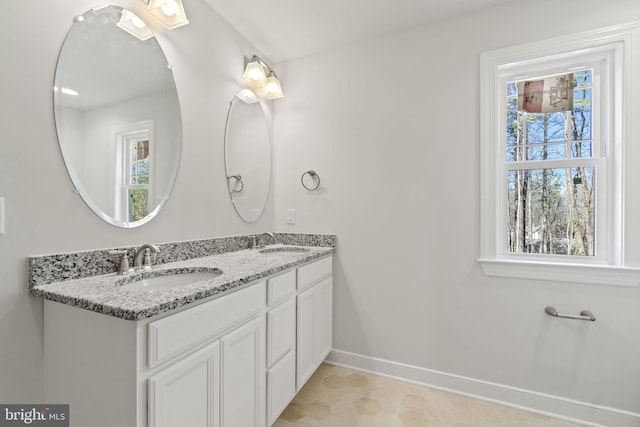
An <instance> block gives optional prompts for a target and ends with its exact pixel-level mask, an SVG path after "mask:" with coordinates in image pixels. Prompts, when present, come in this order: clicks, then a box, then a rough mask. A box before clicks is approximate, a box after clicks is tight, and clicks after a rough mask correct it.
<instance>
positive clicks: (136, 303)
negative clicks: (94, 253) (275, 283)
mask: <svg viewBox="0 0 640 427" xmlns="http://www.w3.org/2000/svg"><path fill="white" fill-rule="evenodd" d="M278 246H282V245H269V246H267V248H268V249H273V248H275V247H278ZM162 248H163V250H166V246H164V245H162ZM306 249H309V250H308V251H290V250H286V251H275V252H265V253H261V252H260V251H259V250H252V249H243V250H236V251H226V252H223V253H218V254H216V255H208V256H203V257H197V258H196V257H192V258H191V259H185V260H180V261H175V262H170V263H165V264H162V265H159V266H154V269H153V270H152V271H153V274H154V275H163V274H172V273H173V272H174V271H175V269H183V270H184V271H192V270H199V271H203V270H211V269H214V268H218V269H220V270H222V274H220V275H218V276H216V277H214V278H213V279H209V280H204V281H201V282H197V283H193V284H188V285H183V286H175V287H172V288H164V289H139V290H138V289H131V288H128V287H127V284H122V285H120V286H118V285H117V284H116V283H117V281H118V280H122V279H123V277H124V276H118V275H116V274H115V273H109V274H103V275H96V276H92V277H84V278H77V279H71V280H65V281H59V282H55V283H46V284H34V285H32V286H31V287H30V293H31V294H32V295H36V296H39V297H42V298H45V299H48V300H52V301H57V302H60V303H63V304H68V305H72V306H76V307H79V308H83V309H86V310H91V311H95V312H98V313H103V314H106V315H110V316H115V317H119V318H122V319H127V320H140V319H145V318H149V317H153V316H155V315H158V314H160V313H164V312H167V311H170V310H173V309H175V308H178V307H182V306H184V305H187V304H192V303H195V302H197V301H198V300H201V299H204V298H209V297H212V296H223V295H225V294H226V293H230V292H233V291H235V290H238V289H240V288H242V287H245V286H247V285H249V284H250V283H252V282H255V281H256V280H259V279H261V278H264V277H267V276H270V275H273V274H276V273H278V272H280V271H284V270H288V269H290V268H293V267H295V266H298V265H301V264H304V263H306V262H309V261H312V260H314V259H318V258H322V257H324V256H328V255H330V254H332V253H333V252H334V250H335V249H334V247H332V246H326V247H319V246H307V247H306ZM103 252H104V251H103ZM154 264H155V262H154ZM71 267H76V266H70V269H71ZM77 268H80V267H79V266H78V267H77ZM60 270H61V271H64V270H65V269H64V268H61V269H60ZM84 270H85V269H83V271H84ZM47 277H49V276H47ZM37 282H38V280H36V283H37Z"/></svg>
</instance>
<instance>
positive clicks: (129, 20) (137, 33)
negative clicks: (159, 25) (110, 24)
mask: <svg viewBox="0 0 640 427" xmlns="http://www.w3.org/2000/svg"><path fill="white" fill-rule="evenodd" d="M116 25H117V26H118V27H120V28H122V29H123V30H125V31H126V32H127V33H129V34H131V35H132V36H134V37H137V38H138V39H140V40H142V41H145V40H148V39H150V38H151V37H153V33H152V32H151V30H150V29H149V27H147V25H146V24H145V23H144V21H142V19H140V18H138V17H137V16H136V14H135V13H133V12H131V11H129V10H127V9H123V10H122V16H121V17H120V21H118V23H117V24H116Z"/></svg>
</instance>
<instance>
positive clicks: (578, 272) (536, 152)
mask: <svg viewBox="0 0 640 427" xmlns="http://www.w3.org/2000/svg"><path fill="white" fill-rule="evenodd" d="M630 35H631V29H630V28H626V29H625V28H621V29H612V30H606V31H599V32H594V33H593V34H583V35H578V36H571V37H567V38H565V39H557V40H552V41H546V42H540V43H534V44H530V45H526V46H519V47H512V48H507V49H501V50H498V51H492V52H486V53H484V54H483V55H482V58H481V61H482V65H481V70H482V71H481V73H482V75H481V84H482V86H481V111H482V116H481V128H482V135H481V159H482V160H481V161H482V164H481V171H482V175H481V215H482V217H481V230H482V231H481V236H480V237H481V255H480V260H479V261H480V263H481V265H482V267H483V270H484V271H485V273H486V274H487V275H492V276H504V277H520V278H533V279H543V280H557V281H573V282H584V283H605V284H618V285H632V286H637V284H638V281H639V280H638V277H640V275H638V272H637V271H636V270H632V269H625V268H624V247H623V232H624V215H623V203H622V200H623V182H624V171H623V168H622V165H623V155H624V146H623V142H624V127H623V123H624V117H623V114H625V111H624V110H623V108H622V107H623V93H624V92H623V87H622V85H623V83H624V81H625V79H626V78H627V77H626V75H627V73H628V71H627V69H628V65H626V62H628V61H625V54H626V51H625V48H626V49H628V43H629V38H630ZM625 67H626V68H625Z"/></svg>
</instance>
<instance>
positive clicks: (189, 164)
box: [0, 0, 273, 403]
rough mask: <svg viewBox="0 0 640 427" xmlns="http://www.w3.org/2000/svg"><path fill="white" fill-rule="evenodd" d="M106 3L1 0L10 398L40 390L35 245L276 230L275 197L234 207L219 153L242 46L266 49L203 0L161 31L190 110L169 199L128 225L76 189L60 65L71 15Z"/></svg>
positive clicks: (3, 385)
mask: <svg viewBox="0 0 640 427" xmlns="http://www.w3.org/2000/svg"><path fill="white" fill-rule="evenodd" d="M98 3H99V2H98ZM98 3H96V2H95V1H94V0H67V1H64V2H55V5H50V6H49V5H44V4H43V3H42V2H39V1H36V0H25V1H4V0H2V1H0V16H4V17H12V18H11V19H8V20H6V22H5V23H4V24H3V25H2V26H1V27H0V40H1V41H0V57H1V58H3V61H2V73H1V75H2V83H1V84H0V197H4V198H5V200H6V211H7V221H6V232H7V233H6V235H0V402H3V403H28V402H40V401H41V398H42V390H41V388H42V360H43V359H42V331H43V325H42V303H41V301H40V300H39V299H36V298H33V297H29V296H28V295H27V256H29V255H35V254H42V253H52V252H61V251H75V250H83V249H92V248H102V247H113V246H118V245H136V244H140V243H144V242H164V241H173V240H185V239H196V238H205V237H213V236H226V235H234V234H241V233H249V232H254V231H256V232H257V231H266V230H271V229H273V219H272V216H271V212H272V209H270V208H269V209H267V212H266V214H265V215H264V216H263V217H262V218H261V219H260V220H259V221H258V222H257V223H255V224H253V225H247V224H245V223H244V222H242V221H241V220H240V218H238V217H237V215H236V214H235V212H234V210H233V207H232V205H231V203H230V201H229V199H228V193H227V189H226V180H225V172H224V163H223V156H224V150H223V138H224V126H225V120H226V117H227V109H228V106H229V102H230V101H231V99H232V98H233V96H234V94H235V93H236V92H237V91H238V90H239V89H240V87H241V84H242V71H243V66H244V62H243V61H244V56H245V55H246V56H250V55H252V54H254V53H259V52H256V51H255V49H254V48H253V47H252V46H251V45H250V44H249V43H248V42H247V41H246V40H245V39H244V38H242V37H241V36H239V35H238V34H237V33H236V32H235V30H233V29H232V28H231V27H229V25H228V24H227V23H226V22H225V21H223V20H222V19H221V18H220V17H219V16H218V15H217V14H215V13H214V12H213V11H212V10H211V8H210V7H209V6H208V5H206V3H205V2H204V1H203V0H185V9H186V11H187V14H188V17H189V21H190V24H189V25H188V26H186V27H183V28H179V29H176V30H174V31H172V32H163V33H161V34H160V35H159V36H158V39H159V42H160V44H161V45H162V47H163V49H164V51H165V55H166V56H167V59H168V60H169V62H170V63H171V64H173V70H174V75H175V78H176V85H177V88H178V93H179V98H180V107H181V110H182V123H183V126H182V130H183V131H182V133H183V149H182V159H181V164H180V171H179V175H178V179H177V182H176V186H175V188H174V192H173V197H172V198H171V200H169V201H168V202H167V204H166V205H165V207H164V209H163V210H162V211H161V212H160V214H159V215H158V216H157V217H156V218H155V219H154V220H153V221H151V222H150V223H148V224H146V225H144V226H142V227H140V228H136V229H131V230H125V229H120V228H116V227H113V226H111V225H109V224H107V223H105V222H103V221H101V220H100V219H99V218H98V217H97V216H96V215H94V214H93V213H92V212H91V211H90V210H89V208H88V207H87V206H85V204H84V203H83V201H82V200H81V199H80V198H79V197H78V196H77V195H76V194H74V193H73V186H72V185H71V181H70V180H69V178H68V176H67V173H66V171H65V168H64V163H63V161H62V157H61V155H60V152H59V149H58V143H57V139H56V132H55V126H54V121H53V100H52V94H53V91H52V87H53V75H54V71H55V66H56V59H57V55H58V52H59V49H60V47H61V45H62V42H63V40H64V37H65V35H66V32H67V30H68V29H69V28H70V26H71V23H72V18H73V16H74V15H77V14H81V13H84V12H85V11H86V10H88V9H89V8H91V7H94V6H96V5H97V4H98ZM112 3H114V4H118V5H120V6H124V7H129V8H130V9H132V10H140V8H142V7H143V6H144V4H143V3H142V2H140V1H138V0H114V1H113V2H112Z"/></svg>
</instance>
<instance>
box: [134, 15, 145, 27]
mask: <svg viewBox="0 0 640 427" xmlns="http://www.w3.org/2000/svg"><path fill="white" fill-rule="evenodd" d="M131 23H132V24H133V25H135V26H136V27H138V28H144V27H145V24H144V22H143V21H142V19H140V18H138V17H137V16H135V15H134V16H132V17H131Z"/></svg>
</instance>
